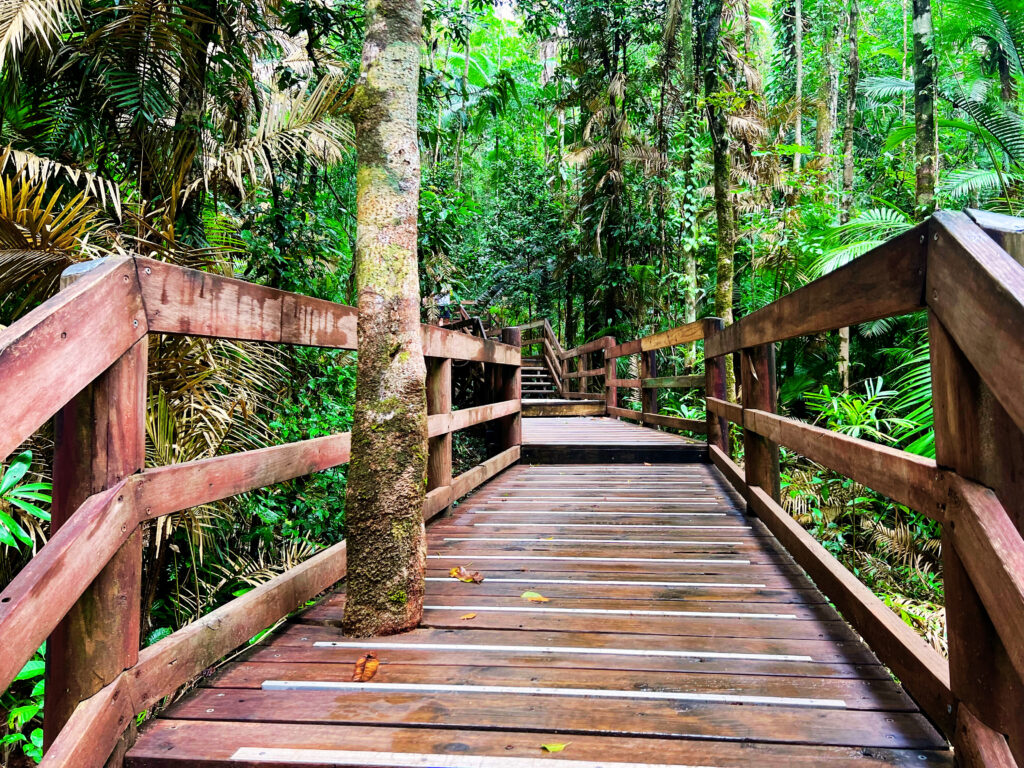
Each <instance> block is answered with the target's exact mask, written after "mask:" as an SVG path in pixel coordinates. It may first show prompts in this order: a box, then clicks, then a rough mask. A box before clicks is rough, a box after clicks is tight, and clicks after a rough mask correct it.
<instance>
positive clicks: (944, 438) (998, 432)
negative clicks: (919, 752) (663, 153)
mask: <svg viewBox="0 0 1024 768" xmlns="http://www.w3.org/2000/svg"><path fill="white" fill-rule="evenodd" d="M970 214H971V215H970V216H968V215H966V214H963V213H953V212H948V211H942V212H939V213H937V214H935V215H934V216H933V217H932V218H930V219H929V220H928V221H926V222H924V223H922V224H921V225H919V226H917V227H915V228H914V229H912V230H910V231H909V232H907V233H905V234H903V235H901V236H899V237H897V238H895V239H893V240H891V241H889V242H887V243H885V244H884V245H881V246H879V247H878V248H875V249H874V250H872V251H871V252H869V253H867V254H865V255H864V256H862V257H860V258H859V259H857V260H855V261H854V262H852V263H850V264H848V265H847V266H845V267H843V268H842V269H839V270H836V271H835V272H833V273H831V274H829V275H827V276H825V277H823V278H821V279H819V280H816V281H815V282H813V283H811V284H809V285H807V286H805V287H803V288H801V289H799V290H797V291H794V292H793V293H791V294H789V295H787V296H785V297H783V298H782V299H780V300H778V301H775V302H773V303H772V304H770V305H768V306H766V307H764V308H763V309H760V310H758V311H757V312H754V313H752V314H750V315H748V316H746V317H743V318H741V319H740V320H738V321H737V322H735V323H733V324H732V325H729V326H727V327H725V326H723V324H722V321H721V320H718V319H715V318H707V319H704V320H703V321H700V322H697V323H690V324H687V325H684V326H681V327H678V328H673V329H671V330H668V331H663V332H661V333H657V334H653V335H651V336H645V337H644V338H641V339H636V340H634V341H629V342H625V343H621V344H617V343H616V342H615V340H614V339H612V338H610V337H602V338H600V339H596V340H594V341H592V342H590V343H588V344H584V345H582V346H580V347H577V348H575V349H571V350H568V351H566V352H564V353H562V360H563V365H565V364H566V363H567V362H568V361H569V360H571V359H574V358H576V359H578V360H579V362H578V363H577V365H576V366H575V367H574V369H572V370H570V368H569V367H568V366H566V367H565V368H564V369H563V374H562V375H563V381H565V382H572V381H579V382H580V387H579V389H578V390H576V391H566V392H565V395H566V396H567V397H594V396H595V394H593V393H591V391H590V390H591V389H593V388H592V387H590V386H589V385H588V381H589V380H591V379H593V378H597V377H603V378H604V383H605V392H606V412H607V414H608V416H611V417H614V418H625V419H633V420H636V421H640V422H641V423H643V424H647V425H651V426H660V427H668V428H673V429H679V430H688V431H693V432H702V431H703V432H705V433H706V434H707V441H708V451H709V454H710V459H711V461H712V462H713V463H714V464H715V465H716V466H717V467H718V468H719V469H720V470H721V472H722V473H723V474H724V476H725V477H726V479H727V480H728V481H729V482H730V483H731V484H732V485H733V487H734V488H735V489H736V490H737V491H738V492H739V494H740V495H741V496H742V497H743V498H744V499H745V500H746V502H747V506H748V511H749V512H750V513H752V514H756V515H757V516H758V517H759V518H760V519H761V520H762V521H763V522H764V523H765V525H766V526H767V527H768V528H769V529H770V530H771V532H772V533H773V534H774V535H775V537H776V538H777V539H778V540H779V541H780V542H781V543H782V544H783V546H785V547H786V549H787V550H788V551H789V552H790V554H791V555H792V556H793V557H794V558H795V559H796V561H797V562H798V563H799V564H800V565H801V566H802V567H803V568H804V570H806V571H807V573H808V574H809V575H810V576H811V577H812V578H813V579H814V581H815V582H816V584H817V585H818V587H819V588H821V590H822V591H823V592H824V593H825V594H826V596H827V597H828V598H829V599H830V600H831V601H832V602H833V603H834V604H835V606H836V607H837V608H838V609H839V610H840V611H841V613H842V614H843V616H844V618H846V619H847V620H848V621H849V622H850V623H851V624H852V625H853V627H854V628H855V629H856V630H857V631H858V632H859V633H860V635H861V636H862V637H863V638H864V639H865V640H866V641H867V642H868V644H869V645H870V646H871V648H872V649H873V650H874V651H875V653H876V654H877V655H878V656H879V658H880V659H881V660H882V661H883V662H884V663H885V664H886V665H887V666H888V667H889V668H890V669H891V670H892V671H893V673H894V674H895V675H896V676H897V677H898V678H899V679H900V681H901V682H902V684H903V685H904V687H905V688H906V689H907V691H908V692H909V693H910V694H911V695H912V696H913V697H914V698H915V699H916V701H917V703H918V704H919V705H920V707H921V709H922V710H923V711H924V712H925V713H926V714H927V715H928V716H929V717H930V718H931V720H932V721H933V722H934V723H935V724H936V725H937V726H938V727H939V728H940V729H941V730H942V731H943V733H945V734H946V736H947V737H948V738H949V739H950V740H951V741H952V742H953V743H954V745H955V746H956V749H957V760H958V762H959V763H960V764H961V765H968V766H1001V767H1004V766H1005V767H1009V766H1014V765H1017V764H1018V762H1019V763H1020V764H1021V765H1024V538H1022V536H1021V531H1022V530H1024V266H1022V264H1024V220H1021V219H1011V218H1009V217H1002V216H998V215H993V214H987V213H982V212H977V211H971V212H970ZM972 218H973V219H974V220H972ZM976 222H977V223H976ZM979 225H980V226H979ZM1014 257H1016V259H1018V260H1019V261H1020V262H1021V263H1017V261H1015V258H1014ZM919 311H926V312H927V314H928V327H929V340H930V349H931V362H930V365H931V372H932V387H933V400H934V411H935V445H936V459H935V460H932V459H927V458H923V457H921V456H917V455H914V454H911V453H908V452H906V451H901V450H898V449H896V448H892V447H889V446H885V445H879V444H876V443H872V442H869V441H867V440H861V439H857V438H853V437H848V436H846V435H842V434H838V433H835V432H831V431H829V430H826V429H822V428H820V427H817V426H814V425H810V424H806V423H803V422H801V421H798V420H796V419H792V418H786V417H783V416H779V415H777V414H776V413H775V410H776V400H777V393H776V383H775V344H776V343H778V342H781V341H784V340H786V339H792V338H796V337H799V336H806V335H811V334H819V333H824V332H827V331H833V330H836V329H839V328H845V327H849V326H851V325H857V324H860V323H865V322H869V321H872V320H877V319H880V318H886V317H892V316H897V315H904V314H908V313H913V312H919ZM700 339H703V340H704V354H705V372H704V375H703V376H658V371H657V356H656V352H657V351H658V350H661V349H665V348H668V347H672V346H675V345H677V344H684V343H692V342H694V341H698V340H700ZM627 355H640V377H639V378H637V379H619V378H617V375H616V361H617V359H618V358H620V357H624V356H627ZM597 356H600V357H601V358H602V362H603V367H600V368H599V367H598V364H597V363H595V362H594V360H593V358H594V357H597ZM727 356H732V357H733V360H734V363H735V370H736V377H737V379H738V381H739V384H740V386H739V391H740V392H741V397H740V402H738V403H734V402H729V401H728V400H727V399H726V378H725V373H726V358H727ZM701 386H702V387H704V389H705V399H706V412H707V418H706V421H705V422H701V421H696V420H692V419H680V418H677V417H673V416H666V415H662V414H660V413H659V412H658V398H657V392H658V390H659V389H661V388H665V387H684V388H690V387H701ZM620 387H630V388H634V389H637V388H638V389H641V391H642V397H641V401H642V409H641V411H634V410H630V409H625V408H619V407H618V403H617V393H618V388H620ZM730 422H731V423H733V424H736V425H738V426H739V427H741V428H742V440H743V467H742V468H741V467H740V466H738V465H737V463H736V462H734V461H733V459H732V457H731V456H730V447H729V446H730V440H729V423H730ZM780 445H784V446H786V447H787V448H789V449H791V450H792V451H794V452H796V453H798V454H800V455H802V456H805V457H807V458H808V459H811V460H813V461H815V462H818V463H819V464H822V465H824V466H825V467H828V468H830V469H832V470H834V471H836V472H838V473H840V474H842V475H845V476H847V477H849V478H852V479H853V480H855V481H857V482H858V483H861V484H863V485H865V486H867V487H868V488H871V489H873V490H874V491H876V492H878V493H880V494H882V495H884V496H887V497H889V498H890V499H892V500H893V501H895V502H897V503H899V504H903V505H906V506H907V507H910V508H912V509H914V510H917V511H918V512H921V513H922V514H924V515H926V516H928V517H929V518H931V519H933V520H935V521H938V522H939V523H941V524H942V529H943V533H942V540H943V548H942V552H943V574H944V585H945V597H946V614H947V623H948V635H949V637H948V640H949V660H948V662H947V660H946V659H944V658H942V657H941V656H940V655H939V654H938V653H937V652H936V651H935V650H934V649H933V648H932V647H931V646H930V645H928V644H927V643H926V642H925V641H924V640H923V639H922V638H921V637H920V636H919V635H918V634H917V633H916V632H914V630H913V629H911V628H910V627H909V626H908V625H907V624H906V623H904V622H903V621H902V620H901V619H900V617H898V616H897V615H896V614H895V613H894V612H893V611H891V610H890V609H889V608H888V607H886V606H885V604H884V603H883V602H882V601H881V600H879V599H878V598H877V597H876V596H875V595H874V594H873V593H872V592H871V590H870V589H868V588H867V587H866V586H865V585H864V584H862V583H861V582H860V581H859V580H858V579H857V578H856V577H855V576H854V575H853V574H851V573H850V572H849V571H847V570H846V568H845V567H844V566H843V565H842V564H841V563H840V562H839V561H838V560H836V559H835V558H834V557H833V556H832V555H831V554H830V553H829V552H828V551H827V550H826V549H825V548H824V547H822V546H821V544H819V543H818V542H817V541H816V540H815V539H814V538H813V537H812V536H811V534H810V533H808V532H807V531H805V530H804V529H803V528H802V527H801V526H800V525H799V524H797V523H796V522H795V521H794V520H793V518H792V517H791V516H790V515H789V514H787V513H786V512H785V511H784V510H783V508H782V506H781V503H780V502H781V499H780V475H779V446H780ZM1015 759H1016V760H1017V761H1018V762H1014V760H1015Z"/></svg>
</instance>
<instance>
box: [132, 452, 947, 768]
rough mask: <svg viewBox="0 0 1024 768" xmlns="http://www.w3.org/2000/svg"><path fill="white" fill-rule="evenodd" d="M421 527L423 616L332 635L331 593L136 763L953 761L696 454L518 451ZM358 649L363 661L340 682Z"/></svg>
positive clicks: (572, 767) (165, 724) (136, 753)
mask: <svg viewBox="0 0 1024 768" xmlns="http://www.w3.org/2000/svg"><path fill="white" fill-rule="evenodd" d="M644 499H647V501H646V502H645V501H644ZM428 539H429V555H430V559H428V561H427V562H428V570H427V599H426V605H427V608H426V610H425V613H424V621H423V624H422V626H421V628H419V629H417V630H415V631H414V632H410V633H407V634H404V635H399V636H395V637H389V638H375V639H372V640H354V639H350V638H345V637H343V636H342V635H341V634H340V631H339V630H338V629H337V628H336V627H337V625H338V624H339V623H340V620H341V616H342V612H343V610H344V594H343V593H342V592H340V591H339V592H336V593H334V594H331V595H329V596H328V597H327V598H326V599H324V600H322V601H321V602H320V603H319V604H317V605H316V606H313V607H312V608H310V609H308V610H306V611H305V612H303V613H302V614H300V615H298V616H297V617H295V618H294V619H293V620H292V621H291V622H289V623H288V624H286V625H285V626H284V627H283V628H282V629H281V630H279V631H278V632H276V633H274V634H273V635H271V636H270V637H268V638H266V639H264V640H263V641H262V642H261V643H259V644H258V645H256V646H254V647H253V648H251V649H249V650H248V651H246V652H245V653H244V654H242V655H240V656H239V657H238V658H237V659H236V660H235V661H233V662H231V663H229V664H227V665H225V667H224V668H222V669H221V670H220V671H219V672H218V673H217V674H216V675H215V676H214V677H213V678H212V679H210V680H208V681H206V683H205V685H204V687H202V688H200V689H198V690H196V691H194V692H193V693H192V694H190V695H189V696H187V697H185V698H184V699H183V700H181V701H180V702H178V703H176V704H175V705H173V706H171V707H170V708H169V709H168V710H166V711H165V712H164V713H163V714H162V716H161V718H159V719H158V720H156V721H154V722H153V723H151V724H149V725H148V726H147V727H146V728H145V729H144V731H143V734H142V735H141V737H140V739H139V741H138V743H137V744H136V746H135V747H134V748H133V749H132V750H131V752H130V754H129V763H128V764H129V765H130V766H133V768H170V767H171V766H184V765H196V766H204V765H218V766H226V765H232V766H290V765H317V764H320V765H345V766H399V767H400V768H411V767H412V766H437V767H438V768H477V766H493V768H535V766H536V765H537V764H538V763H539V761H541V760H544V761H546V762H550V761H563V762H566V763H567V768H583V766H606V767H607V768H639V767H640V766H648V765H676V766H719V767H721V768H727V767H730V766H741V765H743V766H750V765H757V766H783V765H786V766H790V765H795V766H861V765H865V766H866V765H918V766H920V765H929V766H949V765H952V759H951V756H950V754H949V752H948V751H947V750H946V744H945V742H944V741H943V739H942V738H941V736H940V735H939V734H938V733H937V732H936V731H935V729H934V728H933V727H932V726H931V725H930V724H929V723H928V721H927V720H926V719H925V718H924V717H923V716H922V715H921V714H920V713H919V712H918V710H917V708H916V706H915V705H914V703H913V701H911V700H910V699H909V697H907V696H906V694H905V693H904V692H903V690H902V689H901V688H900V687H899V686H898V685H896V684H895V683H894V682H892V680H891V678H890V677H889V675H888V673H887V671H886V670H885V668H884V667H882V666H881V665H880V664H879V662H878V660H877V659H876V658H875V657H874V655H873V654H872V653H871V651H870V650H869V649H868V648H866V647H865V646H864V645H863V643H861V642H860V640H859V639H858V638H857V637H856V636H855V635H854V633H853V632H852V631H851V630H850V628H849V626H848V625H847V624H846V623H845V622H843V621H842V620H841V619H840V617H839V616H838V615H837V614H836V613H835V612H834V610H833V609H832V608H831V607H830V606H829V605H828V603H827V602H826V601H825V600H824V599H823V597H822V596H821V594H820V593H819V592H818V591H817V590H816V589H815V588H814V586H813V584H811V582H810V581H809V580H808V579H807V577H806V576H805V575H804V574H803V573H802V572H801V571H800V569H799V568H798V567H797V566H796V565H795V564H794V563H793V562H792V560H791V559H790V558H789V556H788V555H787V554H786V553H785V551H784V550H783V549H782V548H781V547H780V546H779V544H778V542H776V541H775V539H774V538H772V537H771V535H770V534H769V533H768V532H767V530H766V529H765V528H764V527H763V526H762V525H761V524H760V523H759V522H758V521H757V520H755V519H753V518H749V517H747V516H745V515H744V514H743V512H742V511H741V510H739V509H738V508H737V506H736V504H735V502H734V500H733V496H732V495H731V494H730V493H729V492H727V491H726V488H725V486H724V484H723V482H722V480H721V478H720V477H719V476H718V474H717V470H715V469H714V468H712V467H710V466H709V465H706V464H684V465H680V464H675V465H654V466H645V465H643V464H637V465H615V466H602V465H591V466H585V465H571V466H557V465H545V466H532V467H531V466H522V465H520V466H515V467H512V468H510V469H509V470H507V471H506V472H505V473H504V474H502V475H500V476H499V477H497V478H495V479H494V480H492V481H491V482H490V483H488V484H487V485H486V486H484V487H483V488H481V489H480V491H479V492H478V493H476V494H475V495H473V496H471V497H470V498H469V499H467V500H466V501H464V502H463V503H462V504H460V505H458V506H457V507H456V508H455V509H454V511H453V512H452V513H451V514H450V515H449V516H447V517H444V518H442V519H440V520H438V521H437V523H436V524H434V525H432V526H431V527H430V528H429V530H428ZM456 565H464V566H466V567H467V568H469V569H470V570H479V571H481V572H482V573H483V574H484V576H485V580H484V581H483V582H482V583H480V584H466V583H462V582H459V581H456V580H454V579H451V578H450V577H449V576H448V569H449V568H451V567H453V566H456ZM525 591H535V592H539V593H541V594H542V595H544V596H545V597H547V598H549V600H548V602H544V603H534V602H530V601H527V600H525V599H523V598H522V597H521V595H522V593H523V592H525ZM469 614H473V618H464V617H465V616H467V615H469ZM370 650H372V651H374V652H375V653H376V654H377V655H378V657H379V658H380V660H381V666H380V669H379V671H378V673H377V675H376V677H375V678H374V679H373V681H371V682H369V683H365V684H354V683H352V682H351V677H352V669H353V666H354V663H355V661H356V659H357V658H358V657H359V656H361V655H362V654H364V653H365V652H367V651H370ZM551 742H560V743H565V742H568V743H569V746H568V747H567V748H566V749H565V750H564V751H563V752H559V753H557V754H550V755H548V754H546V753H544V752H543V751H542V750H541V744H545V743H551ZM573 761H575V762H573Z"/></svg>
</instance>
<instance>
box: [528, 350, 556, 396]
mask: <svg viewBox="0 0 1024 768" xmlns="http://www.w3.org/2000/svg"><path fill="white" fill-rule="evenodd" d="M553 397H558V386H557V385H556V384H555V379H554V377H553V376H552V375H551V371H549V370H548V368H547V366H546V365H544V361H543V360H541V358H539V357H524V358H523V400H547V399H550V398H553Z"/></svg>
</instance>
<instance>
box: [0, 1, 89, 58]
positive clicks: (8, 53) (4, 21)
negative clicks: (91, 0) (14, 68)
mask: <svg viewBox="0 0 1024 768" xmlns="http://www.w3.org/2000/svg"><path fill="white" fill-rule="evenodd" d="M80 10H81V2H80V0H2V2H0V64H5V63H6V62H7V61H8V60H11V61H12V62H17V57H18V54H19V53H20V52H21V50H22V48H23V47H24V45H25V40H26V38H28V37H35V38H36V39H37V40H38V41H39V42H40V43H42V44H43V45H44V46H45V47H49V45H50V39H51V38H56V37H57V36H58V35H59V34H60V33H61V30H63V29H64V27H65V26H66V20H67V17H68V16H71V15H72V14H77V13H79V12H80Z"/></svg>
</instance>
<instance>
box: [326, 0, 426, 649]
mask: <svg viewBox="0 0 1024 768" xmlns="http://www.w3.org/2000/svg"><path fill="white" fill-rule="evenodd" d="M366 10H367V24H366V39H365V42H364V45H363V60H362V67H361V72H360V78H359V82H358V84H357V86H356V91H355V95H354V97H353V104H352V118H353V122H354V124H355V130H356V151H357V153H358V170H357V192H356V194H357V236H356V255H355V276H356V285H357V288H358V291H359V319H358V337H359V339H358V347H359V358H358V374H357V379H356V406H355V415H354V417H353V423H352V460H351V463H350V465H349V471H348V491H347V496H346V517H347V522H348V526H347V537H348V590H347V599H346V606H345V618H344V630H345V633H346V634H349V635H355V636H360V637H367V636H371V635H385V634H393V633H396V632H401V631H403V630H407V629H411V628H412V627H415V626H416V625H417V624H418V623H419V621H420V618H421V617H422V614H423V589H424V581H423V579H424V568H425V564H426V538H425V534H424V525H423V513H422V506H423V498H424V493H425V487H426V470H427V405H426V391H425V378H426V368H425V365H424V360H423V347H422V342H421V339H420V319H419V279H418V275H417V261H416V234H417V233H416V214H417V207H418V205H419V191H420V157H419V148H418V146H417V138H416V106H417V88H418V80H419V58H420V37H421V25H422V7H421V5H420V2H419V0H368V2H367V7H366Z"/></svg>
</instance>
